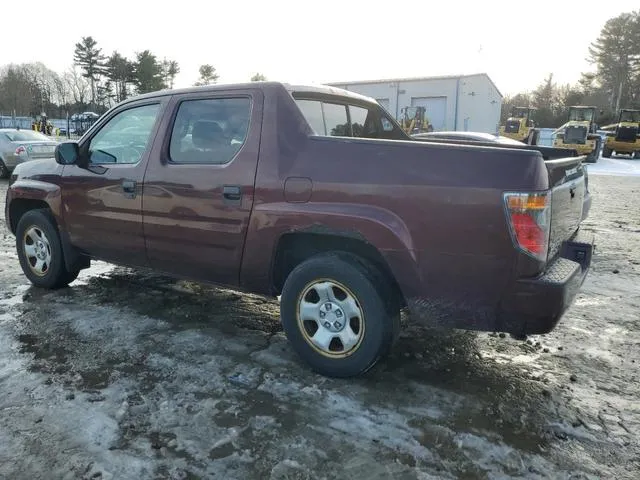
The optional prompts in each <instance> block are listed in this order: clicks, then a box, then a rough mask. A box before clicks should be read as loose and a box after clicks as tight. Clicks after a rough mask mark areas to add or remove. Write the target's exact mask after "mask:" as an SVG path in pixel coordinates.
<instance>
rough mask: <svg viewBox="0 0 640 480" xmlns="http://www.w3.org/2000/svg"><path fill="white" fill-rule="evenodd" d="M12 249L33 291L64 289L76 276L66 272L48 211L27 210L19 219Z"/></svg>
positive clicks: (57, 238)
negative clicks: (38, 288) (33, 288)
mask: <svg viewBox="0 0 640 480" xmlns="http://www.w3.org/2000/svg"><path fill="white" fill-rule="evenodd" d="M16 249H17V252H18V259H19V260H20V266H21V267H22V271H23V272H24V274H25V275H26V276H27V278H28V279H29V281H30V282H31V283H32V284H33V285H35V286H36V287H42V288H49V289H56V288H61V287H66V286H67V285H69V284H70V283H71V282H73V281H74V280H75V279H76V278H77V277H78V274H79V273H80V271H79V270H74V271H71V272H70V271H68V270H67V269H66V266H65V264H64V256H63V252H62V244H61V242H60V236H59V234H58V229H57V228H56V226H55V220H54V219H53V217H52V216H51V213H50V212H49V211H48V210H44V209H42V210H31V211H28V212H27V213H25V214H24V215H23V216H22V218H20V221H19V222H18V227H17V228H16Z"/></svg>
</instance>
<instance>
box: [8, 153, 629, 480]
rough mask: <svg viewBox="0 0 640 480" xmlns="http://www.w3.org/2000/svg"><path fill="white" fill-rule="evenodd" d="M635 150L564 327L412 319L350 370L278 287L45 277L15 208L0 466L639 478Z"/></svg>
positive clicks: (184, 473) (25, 473)
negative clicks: (314, 367) (20, 250)
mask: <svg viewBox="0 0 640 480" xmlns="http://www.w3.org/2000/svg"><path fill="white" fill-rule="evenodd" d="M636 162H637V163H636ZM636 165H640V161H633V160H621V159H600V161H599V162H598V163H597V164H595V165H589V167H588V168H589V171H590V172H591V173H592V175H593V178H592V179H591V181H590V183H589V185H590V189H591V192H592V194H593V197H594V204H593V207H592V210H591V214H590V217H589V218H588V219H587V220H586V221H585V223H584V226H583V228H584V229H585V230H586V231H588V232H591V233H593V235H594V237H595V239H596V251H595V254H594V260H593V266H592V271H591V272H590V274H589V277H588V278H587V280H586V282H585V284H584V286H583V288H582V291H581V293H580V294H579V296H578V298H577V299H576V302H575V303H574V305H573V306H572V307H571V309H570V310H569V311H568V312H567V314H566V315H565V316H564V318H563V319H562V321H561V322H560V324H559V325H558V327H557V329H556V330H554V331H553V332H552V333H551V334H549V335H546V336H536V337H530V338H529V339H528V340H527V341H524V342H523V341H516V340H513V339H510V338H508V337H507V338H502V337H501V336H499V335H493V334H474V333H469V332H456V331H453V332H451V331H449V332H446V331H445V332H442V331H431V330H426V329H424V328H422V327H420V326H417V325H412V324H409V325H408V326H407V328H406V329H405V331H404V332H403V333H402V335H401V337H400V339H399V341H398V345H397V347H396V349H395V350H394V351H393V353H392V354H391V355H390V357H389V358H387V359H386V360H385V361H383V362H382V363H381V364H379V365H378V366H377V367H376V368H375V369H373V370H372V371H371V372H370V373H369V374H368V375H367V376H365V377H363V378H359V379H352V380H346V381H340V380H335V379H328V378H325V377H321V376H318V375H315V374H313V373H311V372H309V370H308V369H307V368H306V366H305V365H304V364H302V363H301V362H300V361H299V359H298V358H297V357H296V356H295V355H294V353H293V351H292V350H291V348H290V347H289V345H288V344H287V342H286V339H285V338H284V335H283V334H282V332H281V328H280V324H279V322H278V306H277V303H276V302H275V301H270V300H266V299H262V298H259V297H256V296H251V295H240V294H238V293H235V292H230V291H229V290H224V289H215V288H210V287H204V286H199V285H194V284H189V283H186V282H180V281H175V280H172V279H168V278H165V277H163V276H159V275H154V274H149V273H148V272H140V271H134V270H130V269H123V268H120V267H113V266H111V265H107V264H104V263H102V262H96V263H94V265H93V266H92V268H91V269H89V270H86V271H84V272H83V273H82V275H81V277H80V278H79V279H78V280H77V281H76V282H74V283H73V285H72V286H71V288H68V289H62V290H59V291H56V292H46V291H42V290H38V289H35V288H32V287H30V286H29V285H28V283H27V282H26V280H25V278H24V276H23V275H22V273H21V272H20V268H19V265H18V261H17V258H16V256H15V247H14V239H13V237H12V236H11V235H10V234H9V233H8V232H7V231H6V229H5V227H4V224H1V223H0V479H5V478H6V479H11V480H22V479H25V480H26V479H29V480H38V479H43V480H45V479H46V480H49V479H52V478H53V479H58V478H61V479H69V480H72V479H83V480H84V479H87V480H88V479H100V480H107V479H114V480H116V479H117V480H128V479H132V480H146V479H153V480H155V479H199V478H207V479H208V478H213V479H216V478H221V479H242V480H245V479H254V478H255V479H263V478H265V479H273V480H294V479H295V480H309V479H327V480H329V479H339V478H340V479H341V478H349V479H353V480H383V479H384V480H386V479H393V480H397V479H399V480H405V479H406V480H418V479H420V480H422V479H456V478H486V479H498V478H499V479H510V478H527V479H529V478H533V479H538V478H553V479H556V478H557V479H572V480H573V479H575V480H578V479H580V480H586V479H600V478H603V479H605V478H606V479H609V478H612V479H613V478H615V479H633V480H637V479H638V478H640V475H639V473H640V440H639V436H638V431H640V406H639V405H640V404H639V403H638V398H640V387H639V385H640V383H639V382H638V364H640V358H639V355H638V352H639V349H640V315H639V314H638V312H639V311H640V293H639V290H638V287H637V285H638V284H640V210H639V209H638V208H637V207H638V205H637V202H635V201H634V200H633V199H634V198H636V199H637V198H639V196H640V195H639V193H638V192H640V178H637V175H636V176H635V177H633V175H631V174H628V173H624V172H628V171H629V170H632V169H633V168H636ZM607 172H614V173H607ZM615 172H618V173H615ZM620 172H622V173H620ZM599 173H601V174H600V175H599ZM611 175H617V176H616V177H612V176H611ZM623 175H627V176H629V177H630V178H621V177H622V176H623ZM5 189H6V182H0V211H3V209H4V205H3V199H4V192H5Z"/></svg>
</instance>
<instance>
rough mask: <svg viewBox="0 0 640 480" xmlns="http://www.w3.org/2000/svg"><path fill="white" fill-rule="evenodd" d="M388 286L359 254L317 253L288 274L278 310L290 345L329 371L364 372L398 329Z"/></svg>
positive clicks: (322, 371)
mask: <svg viewBox="0 0 640 480" xmlns="http://www.w3.org/2000/svg"><path fill="white" fill-rule="evenodd" d="M392 293H393V291H392V289H391V288H390V287H389V283H388V282H386V281H385V280H384V279H383V277H382V275H380V274H379V272H378V271H377V270H376V269H375V268H374V267H372V266H371V265H369V264H368V263H366V262H364V261H362V260H361V259H359V258H358V257H355V256H353V255H350V254H346V253H345V254H343V253H326V254H319V255H316V256H313V257H311V258H309V259H308V260H306V261H304V262H303V263H301V264H300V265H298V266H297V267H296V268H295V269H294V270H293V271H292V272H291V274H290V275H289V276H288V278H287V280H286V282H285V285H284V288H283V289H282V296H281V299H280V314H281V318H282V324H283V328H284V331H285V333H286V334H287V338H288V339H289V341H290V342H291V345H292V347H293V349H294V350H295V351H296V352H297V353H298V355H299V356H300V357H302V359H303V360H305V361H306V362H307V363H308V364H309V366H310V367H311V368H312V369H313V370H315V371H316V372H318V373H320V374H322V375H326V376H330V377H352V376H357V375H360V374H363V373H365V372H366V371H367V370H369V369H370V368H371V367H373V366H374V365H375V364H376V363H377V362H378V360H379V359H380V358H382V357H383V356H385V355H386V354H387V353H388V352H389V350H390V349H391V346H392V345H393V343H394V342H395V340H396V338H397V336H398V333H399V330H400V312H399V308H396V307H397V306H398V303H397V302H396V301H393V300H392V301H389V299H391V298H392V296H393V295H392Z"/></svg>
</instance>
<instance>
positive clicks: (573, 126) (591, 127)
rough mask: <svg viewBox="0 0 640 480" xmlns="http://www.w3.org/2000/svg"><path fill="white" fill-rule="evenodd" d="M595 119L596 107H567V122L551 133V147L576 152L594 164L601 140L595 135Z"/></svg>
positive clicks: (598, 154)
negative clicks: (552, 134)
mask: <svg viewBox="0 0 640 480" xmlns="http://www.w3.org/2000/svg"><path fill="white" fill-rule="evenodd" d="M595 119H596V107H587V106H579V105H577V106H573V107H569V121H568V122H567V123H565V124H564V125H562V126H561V127H560V128H558V129H557V130H555V131H554V132H553V133H554V135H555V139H554V140H553V146H554V147H555V148H568V149H571V150H576V151H577V152H578V155H586V156H587V159H586V161H587V162H590V163H596V162H597V161H598V157H599V156H600V146H601V145H602V138H601V137H600V135H598V134H597V133H596V130H597V126H596V122H595Z"/></svg>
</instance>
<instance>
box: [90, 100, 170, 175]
mask: <svg viewBox="0 0 640 480" xmlns="http://www.w3.org/2000/svg"><path fill="white" fill-rule="evenodd" d="M159 111H160V105H159V104H153V105H144V106H140V107H133V108H130V109H128V110H124V111H122V112H120V113H118V114H116V115H115V116H114V117H113V118H111V119H110V120H109V121H108V122H107V123H106V124H105V125H104V126H103V127H102V128H101V129H100V131H99V132H98V133H97V134H96V135H95V136H94V137H93V138H92V139H91V142H90V143H89V161H90V162H91V163H93V164H103V163H122V164H136V163H138V162H139V161H140V160H141V159H142V155H144V152H145V151H146V149H147V146H148V144H149V139H150V138H151V132H152V131H153V126H154V125H155V122H156V119H157V117H158V112H159Z"/></svg>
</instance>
